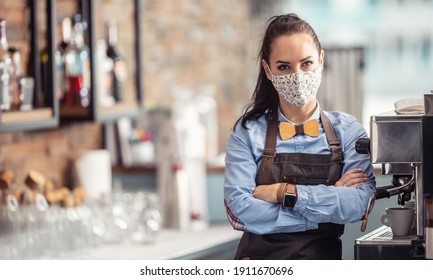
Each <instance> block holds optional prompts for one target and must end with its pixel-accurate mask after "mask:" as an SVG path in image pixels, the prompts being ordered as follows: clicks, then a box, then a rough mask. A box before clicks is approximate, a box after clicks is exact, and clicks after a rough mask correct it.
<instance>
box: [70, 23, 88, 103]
mask: <svg viewBox="0 0 433 280" xmlns="http://www.w3.org/2000/svg"><path fill="white" fill-rule="evenodd" d="M72 23H73V28H72V32H71V38H70V44H69V46H68V48H67V49H66V52H65V76H66V92H65V96H64V98H63V105H66V106H81V107H88V106H89V103H90V55H89V48H88V46H87V45H86V44H85V43H84V36H83V21H82V16H81V15H75V16H74V17H73V18H72Z"/></svg>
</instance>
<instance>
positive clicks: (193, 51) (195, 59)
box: [0, 0, 278, 183]
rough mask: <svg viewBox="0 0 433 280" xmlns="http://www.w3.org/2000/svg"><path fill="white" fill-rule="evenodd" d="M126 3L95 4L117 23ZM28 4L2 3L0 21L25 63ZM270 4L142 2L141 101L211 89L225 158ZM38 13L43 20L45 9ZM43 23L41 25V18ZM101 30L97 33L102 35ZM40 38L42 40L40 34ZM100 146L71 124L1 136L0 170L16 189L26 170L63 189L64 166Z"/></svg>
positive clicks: (86, 126)
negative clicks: (175, 91) (8, 172)
mask: <svg viewBox="0 0 433 280" xmlns="http://www.w3.org/2000/svg"><path fill="white" fill-rule="evenodd" d="M124 1H125V0H98V1H97V7H103V9H104V11H105V12H104V14H108V15H110V16H116V14H118V15H117V17H119V19H122V18H124V17H125V14H126V15H131V13H130V9H129V8H128V7H129V6H127V5H124V3H125V2H124ZM25 2H26V1H25V0H2V1H1V2H0V17H5V18H6V20H7V22H8V38H9V44H10V45H19V46H21V47H22V49H23V52H24V53H23V64H25V62H26V56H25V54H26V53H28V47H27V48H26V46H27V44H26V42H25V41H26V39H27V36H28V33H26V28H25V23H26V17H25V15H26V12H25V10H24V7H25ZM40 2H43V1H40ZM277 2H278V1H277ZM274 4H275V1H271V0H266V1H260V0H239V1H230V0H219V1H214V0H203V1H194V0H164V1H160V0H142V1H141V6H142V10H141V15H142V22H141V28H142V34H141V35H142V41H141V50H142V52H143V57H142V61H141V64H142V67H143V68H142V70H143V71H142V80H143V81H144V84H143V85H144V91H145V92H144V95H145V101H146V102H149V103H153V104H156V105H157V106H161V107H170V106H171V104H172V103H173V96H172V95H171V93H172V87H173V86H181V87H183V88H190V89H194V88H196V87H197V86H200V85H204V84H213V85H214V86H215V88H216V100H217V103H218V115H219V151H220V152H222V151H223V150H224V148H225V145H226V140H227V137H228V134H229V133H230V130H231V127H232V126H233V124H234V122H235V120H236V119H237V118H238V117H239V116H240V114H241V111H242V109H243V107H244V106H245V105H246V103H247V102H248V101H249V100H250V97H251V92H252V88H253V87H254V83H255V79H256V75H257V74H256V68H257V67H256V66H257V61H256V58H257V51H258V46H259V44H260V42H259V40H260V37H261V35H262V31H263V29H264V27H265V25H266V20H267V19H268V18H269V16H270V15H271V13H272V9H273V7H274ZM98 5H99V6H98ZM41 7H42V5H41ZM57 7H58V9H59V11H58V12H57V13H58V15H59V16H62V15H68V13H70V12H71V11H73V10H74V8H75V7H76V3H75V2H74V1H72V0H58V1H57ZM101 9H102V8H101ZM40 10H41V13H42V11H43V9H42V8H40ZM98 11H99V10H98ZM40 20H41V21H43V22H44V21H45V20H46V19H45V18H44V17H43V15H42V14H41V16H40ZM40 25H41V26H42V25H43V24H40ZM42 28H43V27H41V29H42ZM98 28H99V31H97V32H101V31H100V30H101V29H100V27H98ZM125 28H126V27H125ZM119 33H120V35H119V36H120V38H119V39H120V40H123V41H125V42H132V39H131V38H128V37H127V36H130V35H128V34H131V32H130V31H129V32H122V31H121V30H119ZM125 36H126V37H125ZM41 38H42V39H43V38H44V36H43V30H41ZM43 46H44V43H43V42H41V47H43ZM130 46H131V43H125V48H126V52H127V53H129V52H130V51H129V50H130ZM101 147H103V138H102V127H101V125H99V124H95V123H73V124H70V125H66V126H65V125H63V126H62V127H60V128H58V129H53V130H47V131H33V132H13V133H0V169H1V168H5V167H8V168H11V169H12V170H14V171H15V172H16V173H17V179H18V180H17V181H18V182H20V181H21V180H22V179H23V177H24V176H25V174H26V173H27V171H28V169H29V168H36V169H38V170H40V171H42V172H43V173H45V174H46V175H47V176H49V177H50V178H52V179H54V180H55V181H57V182H60V183H65V182H66V180H67V179H66V178H67V176H65V174H66V172H67V166H68V160H70V159H73V158H74V157H75V156H76V155H78V154H79V153H80V152H81V151H83V150H87V149H97V148H101Z"/></svg>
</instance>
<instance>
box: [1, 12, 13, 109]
mask: <svg viewBox="0 0 433 280" xmlns="http://www.w3.org/2000/svg"><path fill="white" fill-rule="evenodd" d="M11 64H12V59H11V58H10V56H9V52H8V41H7V38H6V20H4V19H2V18H0V110H2V111H9V110H10V108H11V99H10V93H9V79H10V74H9V71H10V67H11Z"/></svg>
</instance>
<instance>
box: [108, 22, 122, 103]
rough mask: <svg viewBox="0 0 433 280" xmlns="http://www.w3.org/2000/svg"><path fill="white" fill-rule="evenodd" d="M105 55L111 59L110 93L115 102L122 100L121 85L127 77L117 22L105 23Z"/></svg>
mask: <svg viewBox="0 0 433 280" xmlns="http://www.w3.org/2000/svg"><path fill="white" fill-rule="evenodd" d="M106 36H107V56H108V57H109V58H110V59H111V60H112V61H113V70H112V79H111V80H112V84H111V95H112V96H113V97H114V100H115V101H116V102H120V101H122V100H123V95H124V92H123V86H124V82H125V80H126V77H127V68H126V62H125V57H124V56H123V55H122V54H121V52H120V50H119V47H118V39H117V24H116V23H114V22H110V23H107V24H106Z"/></svg>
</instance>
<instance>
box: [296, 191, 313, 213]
mask: <svg viewBox="0 0 433 280" xmlns="http://www.w3.org/2000/svg"><path fill="white" fill-rule="evenodd" d="M296 191H297V194H298V200H297V201H296V204H295V207H293V210H294V211H296V212H298V213H300V214H301V215H304V213H305V210H306V208H307V202H308V199H309V197H310V191H309V189H308V188H307V187H306V186H304V185H296Z"/></svg>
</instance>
